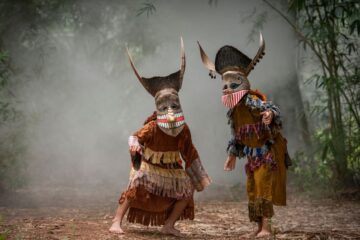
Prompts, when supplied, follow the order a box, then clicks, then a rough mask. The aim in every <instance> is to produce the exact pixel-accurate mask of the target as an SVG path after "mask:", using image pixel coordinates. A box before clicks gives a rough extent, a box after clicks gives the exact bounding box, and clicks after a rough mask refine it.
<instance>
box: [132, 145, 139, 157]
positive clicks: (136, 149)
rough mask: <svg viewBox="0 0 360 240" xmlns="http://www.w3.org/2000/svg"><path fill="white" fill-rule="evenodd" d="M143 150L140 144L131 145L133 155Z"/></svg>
mask: <svg viewBox="0 0 360 240" xmlns="http://www.w3.org/2000/svg"><path fill="white" fill-rule="evenodd" d="M140 150H141V147H140V146H138V145H137V146H136V145H133V146H130V154H131V155H132V156H134V155H135V154H136V152H140Z"/></svg>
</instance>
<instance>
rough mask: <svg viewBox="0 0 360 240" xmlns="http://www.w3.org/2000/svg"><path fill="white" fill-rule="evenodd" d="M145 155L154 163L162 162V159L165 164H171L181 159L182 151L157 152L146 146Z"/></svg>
mask: <svg viewBox="0 0 360 240" xmlns="http://www.w3.org/2000/svg"><path fill="white" fill-rule="evenodd" d="M144 157H145V159H146V160H148V161H150V162H151V163H153V164H160V161H161V160H162V162H163V163H164V164H171V163H176V162H179V161H181V158H180V153H179V152H178V151H175V152H156V151H153V150H151V149H150V148H145V151H144Z"/></svg>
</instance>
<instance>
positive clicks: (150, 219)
mask: <svg viewBox="0 0 360 240" xmlns="http://www.w3.org/2000/svg"><path fill="white" fill-rule="evenodd" d="M171 211H172V208H170V209H168V210H166V211H164V212H160V213H158V212H148V211H144V210H141V209H138V208H130V209H129V213H128V215H127V220H128V221H129V222H131V223H139V224H142V225H145V226H149V225H151V226H161V225H164V224H165V221H166V219H168V217H169V216H170V213H171ZM184 219H190V220H193V219H194V208H193V207H187V208H185V210H184V211H183V213H182V214H181V216H180V218H179V220H184Z"/></svg>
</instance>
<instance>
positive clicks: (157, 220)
mask: <svg viewBox="0 0 360 240" xmlns="http://www.w3.org/2000/svg"><path fill="white" fill-rule="evenodd" d="M129 59H130V64H131V66H132V69H133V70H134V72H135V75H136V76H137V78H138V79H139V80H140V82H141V83H142V85H143V86H144V88H145V89H146V90H147V91H148V92H149V93H150V94H151V95H152V96H153V97H154V98H155V105H156V112H154V114H153V115H152V116H150V117H149V118H148V119H147V120H146V122H145V124H144V126H143V127H142V128H141V129H139V130H138V131H137V132H135V133H134V134H133V135H132V136H130V137H129V146H130V153H131V158H132V163H133V164H132V168H131V171H130V182H129V186H128V188H127V190H126V191H124V192H123V193H122V195H121V197H120V200H119V204H120V205H119V207H118V209H117V211H116V216H115V218H114V219H113V224H112V226H111V228H110V229H109V230H110V231H111V232H114V233H123V230H122V228H121V223H122V220H123V217H124V215H125V213H126V212H127V210H129V212H128V215H127V220H128V221H129V222H132V223H140V224H143V225H146V226H148V225H155V226H159V225H163V227H162V229H161V231H162V232H163V233H165V234H172V235H176V236H179V235H181V234H180V232H179V231H178V230H177V229H175V228H174V224H175V222H176V221H177V220H179V219H191V220H192V219H194V199H193V194H194V189H196V190H197V191H202V190H203V189H204V188H205V187H206V186H207V185H209V184H210V178H209V177H208V174H207V173H206V171H205V170H204V168H203V166H202V164H201V161H200V159H199V155H198V152H197V150H196V149H195V147H194V145H193V143H192V140H191V134H190V129H189V127H188V126H187V124H186V123H185V119H184V115H183V112H182V109H181V105H180V101H179V96H178V91H179V90H180V88H181V85H182V79H183V75H184V71H185V53H184V47H183V42H182V39H181V68H180V70H179V71H177V72H175V73H173V74H170V75H169V76H166V77H152V78H144V77H141V76H140V75H139V73H138V72H137V70H136V68H135V66H134V64H133V62H132V60H131V57H130V55H129ZM182 162H185V166H184V167H185V169H184V167H183V163H182Z"/></svg>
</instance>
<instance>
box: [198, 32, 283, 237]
mask: <svg viewBox="0 0 360 240" xmlns="http://www.w3.org/2000/svg"><path fill="white" fill-rule="evenodd" d="M199 47H200V54H201V59H202V61H203V63H204V65H205V66H206V67H207V68H208V69H209V70H210V73H209V75H210V76H211V78H215V77H216V75H215V72H217V73H218V74H220V75H221V77H222V83H223V89H222V91H223V96H222V102H223V104H224V105H225V106H226V107H228V108H229V111H228V113H227V118H228V122H229V124H230V126H231V131H232V136H231V139H230V141H229V143H228V147H227V152H228V158H227V160H226V162H225V165H224V170H226V171H231V170H233V169H234V168H235V162H236V157H238V158H242V157H246V158H247V163H246V166H245V170H246V174H247V194H248V200H249V205H248V207H249V218H250V221H255V222H257V223H258V229H257V230H256V232H255V233H254V234H255V235H256V236H259V237H260V236H266V235H269V234H270V232H271V227H270V224H269V222H270V219H271V217H272V216H273V215H274V210H273V205H279V206H284V205H286V168H287V165H288V164H290V158H289V157H288V154H287V142H286V139H285V138H284V137H283V136H282V135H281V133H280V132H279V130H280V128H281V119H280V111H279V108H278V107H277V106H275V105H274V104H272V103H271V102H269V101H266V97H265V96H264V94H262V93H260V92H259V91H253V90H251V89H250V82H249V80H248V78H247V77H248V75H249V74H250V72H251V70H252V69H253V68H254V66H255V65H256V63H257V62H259V59H261V58H262V56H263V55H264V54H265V53H264V50H265V43H264V40H263V38H262V35H261V34H260V48H259V50H258V53H257V54H256V56H255V58H254V59H250V58H249V57H248V56H246V55H245V54H243V53H242V52H240V51H239V50H238V49H236V48H234V47H232V46H223V47H222V48H220V49H219V51H218V52H217V54H216V58H215V64H214V63H212V62H211V60H210V59H209V58H208V56H207V55H206V53H205V52H204V50H203V49H202V47H201V46H200V44H199Z"/></svg>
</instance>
